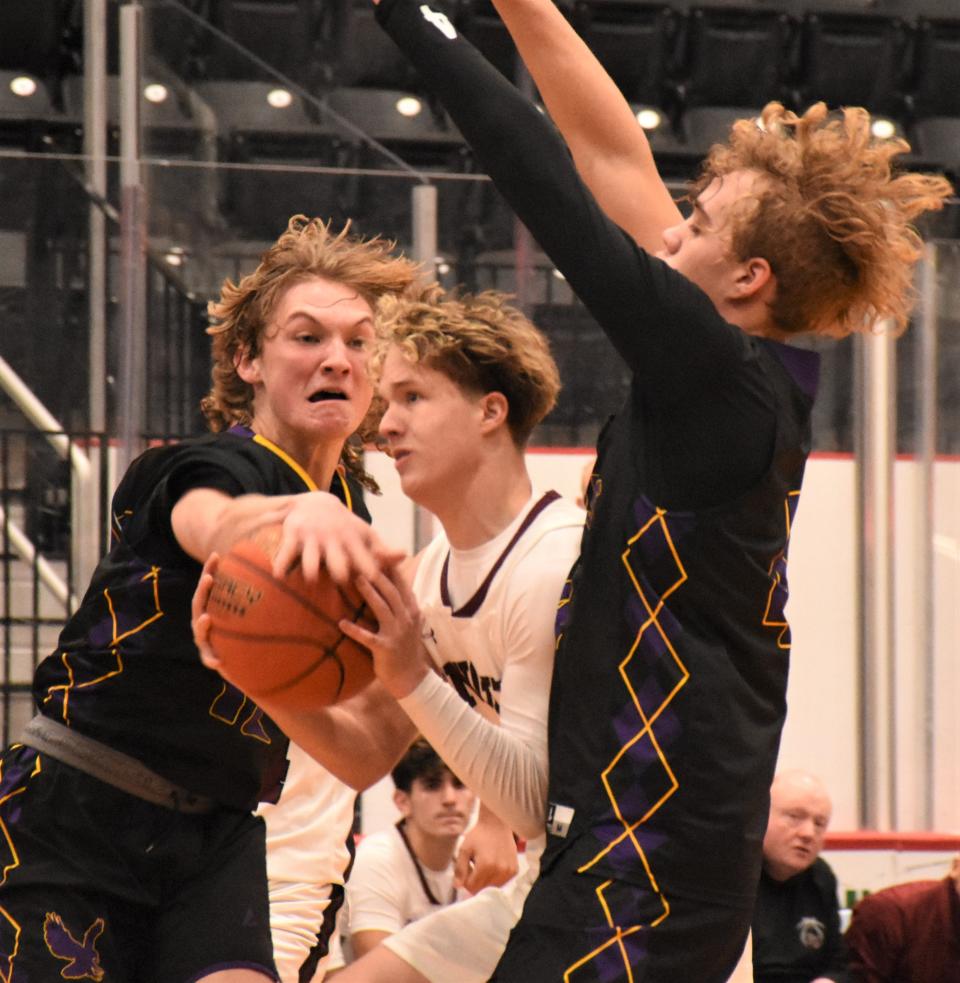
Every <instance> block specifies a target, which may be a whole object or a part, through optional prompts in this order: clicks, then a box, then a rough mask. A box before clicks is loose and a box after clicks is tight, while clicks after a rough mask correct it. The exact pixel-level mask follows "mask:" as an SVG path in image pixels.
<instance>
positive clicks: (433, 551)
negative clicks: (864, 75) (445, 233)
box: [195, 293, 584, 983]
mask: <svg viewBox="0 0 960 983" xmlns="http://www.w3.org/2000/svg"><path fill="white" fill-rule="evenodd" d="M382 314H383V316H382V319H381V320H382V322H383V327H384V329H385V331H386V339H387V340H386V342H385V343H384V345H383V347H382V349H381V352H380V361H381V367H380V368H381V374H380V380H379V392H380V396H381V398H382V399H383V400H384V402H385V405H386V409H385V412H384V415H383V418H382V421H381V424H380V432H381V435H382V437H383V439H384V441H385V445H386V448H387V450H388V452H389V453H390V454H391V456H392V457H393V458H394V461H395V464H396V468H397V471H398V474H399V476H400V482H401V487H402V488H403V491H404V493H405V494H406V495H407V496H408V497H410V498H411V499H413V500H414V501H415V502H417V503H418V504H419V505H421V506H422V507H424V508H425V509H427V510H428V511H430V512H431V513H433V514H434V515H435V516H436V517H437V519H438V520H439V521H440V523H441V525H442V527H443V534H442V535H441V536H440V537H438V538H437V540H435V541H434V542H433V543H432V544H430V546H428V547H427V549H426V550H425V551H424V553H423V554H421V556H420V557H419V561H420V562H419V565H418V567H417V569H416V572H415V574H414V575H413V576H414V589H415V591H416V600H415V599H414V595H413V593H412V592H411V589H410V586H409V585H408V583H407V582H406V581H405V580H404V579H403V577H401V576H400V575H398V574H396V573H395V572H393V571H387V572H384V573H382V574H380V575H379V576H378V577H377V578H375V580H374V581H373V582H368V581H362V580H361V581H360V586H361V590H363V591H364V593H365V595H366V596H367V599H368V601H369V603H370V604H371V607H372V608H373V611H374V614H375V615H376V617H377V620H378V623H379V630H378V633H377V634H376V635H372V634H370V633H369V632H366V631H365V630H364V629H361V628H359V627H357V626H352V625H350V624H349V623H346V622H342V623H341V627H342V628H343V630H344V631H345V632H347V633H349V634H351V635H352V636H353V637H354V638H356V639H357V640H358V641H360V642H361V643H362V644H365V645H367V646H368V647H370V649H371V651H372V652H373V654H374V662H375V667H376V671H377V675H378V677H379V680H380V684H381V685H383V686H384V688H385V689H386V690H387V691H388V692H389V693H390V694H391V695H393V696H394V697H395V698H397V699H398V700H399V702H400V705H401V706H402V707H403V709H404V711H406V713H407V714H408V715H409V717H410V719H411V720H412V721H413V723H414V724H415V725H416V727H417V728H418V729H419V730H420V731H421V733H423V735H424V736H425V737H426V738H427V740H429V741H430V743H431V744H432V745H433V746H434V747H435V748H436V750H437V752H438V753H439V754H440V756H441V757H442V758H443V759H444V761H446V762H447V764H448V765H449V766H450V768H451V770H452V771H454V772H455V773H456V774H457V775H458V777H460V778H461V780H462V781H463V782H464V783H465V784H466V785H467V786H468V787H469V788H471V789H472V790H473V791H474V792H476V793H477V795H478V796H479V797H480V799H481V803H482V806H483V808H482V809H481V813H482V814H483V818H482V822H484V823H486V824H487V825H488V826H490V827H492V826H493V824H494V815H495V816H499V817H500V820H502V821H503V822H504V823H506V825H507V826H508V827H509V828H510V829H511V830H513V831H514V832H515V833H517V834H519V835H520V836H522V837H524V838H526V839H527V840H528V854H529V856H528V858H527V859H528V863H527V865H526V870H525V871H524V872H522V873H521V875H520V876H519V877H517V878H516V879H515V880H514V881H512V882H511V883H510V884H508V885H507V886H505V888H503V889H498V888H487V889H485V890H483V891H481V892H480V893H479V894H477V895H475V896H474V897H473V898H470V899H468V900H467V901H464V902H462V903H460V904H458V905H456V906H453V907H451V908H448V909H444V910H442V911H438V912H435V913H433V914H431V915H429V916H427V917H426V918H423V919H421V920H420V921H418V922H416V923H414V924H412V925H409V926H407V927H406V928H404V929H403V930H402V931H400V932H398V933H396V934H395V935H393V936H391V937H390V938H389V939H388V940H386V941H385V942H384V943H383V944H382V945H380V946H378V947H377V948H376V949H375V950H374V951H372V952H371V953H368V954H367V955H366V956H365V957H363V959H361V960H359V961H358V962H356V963H354V964H352V965H351V966H349V967H347V969H346V970H344V971H343V972H342V973H341V974H339V975H338V976H337V980H338V983H378V981H383V983H405V981H410V983H422V981H424V980H427V981H430V983H450V981H453V980H456V981H457V983H472V981H476V983H481V981H485V980H486V979H487V978H488V977H489V975H490V973H491V972H492V970H493V968H494V966H495V965H496V963H497V962H498V960H499V958H500V954H501V952H502V950H503V948H504V946H505V945H506V941H507V938H508V936H509V934H510V930H511V929H512V927H513V925H514V923H515V922H516V920H517V918H518V917H519V914H520V910H521V908H522V905H523V899H524V897H525V893H526V890H527V889H528V888H529V885H530V883H532V881H533V879H534V878H535V876H536V872H537V858H538V857H539V853H540V851H541V850H542V846H543V831H544V821H545V810H546V789H547V731H546V726H547V707H548V702H549V693H550V680H551V675H552V669H553V654H554V646H555V623H556V620H557V616H558V605H559V603H560V598H561V595H562V593H563V588H564V584H565V582H566V578H567V574H568V572H569V570H570V567H571V566H572V565H573V562H574V560H575V559H576V556H577V554H578V550H579V545H580V537H581V533H582V526H583V520H584V513H583V512H582V511H581V510H580V509H578V508H577V507H576V506H575V505H573V504H572V503H570V502H566V501H564V500H563V499H560V498H559V496H553V495H549V494H548V495H546V496H544V495H543V493H542V492H540V491H535V490H534V489H533V487H532V484H531V481H530V477H529V475H528V473H527V469H526V463H525V457H524V453H525V447H526V443H527V440H528V438H529V436H530V433H531V432H532V430H533V428H534V427H535V426H536V425H537V424H538V423H539V422H540V421H541V420H542V419H543V417H544V416H546V414H547V413H548V412H549V410H550V409H551V408H552V406H553V404H554V402H555V399H556V394H557V391H558V390H559V378H558V374H557V369H556V365H555V364H554V362H553V359H552V358H551V357H550V354H549V350H548V346H547V344H546V340H545V339H544V337H543V336H542V335H541V334H540V333H539V332H538V331H537V330H536V328H534V326H533V325H532V324H530V322H529V321H528V320H527V319H526V318H524V317H523V315H522V314H521V313H520V312H519V311H517V310H515V309H513V308H511V307H509V306H508V305H506V304H505V303H504V301H503V298H502V297H500V296H498V295H494V294H481V295H479V296H476V297H463V298H460V299H447V300H443V301H440V300H439V299H438V296H437V295H436V294H429V293H428V294H425V296H424V297H423V298H422V299H421V300H415V301H410V300H407V301H398V302H397V303H396V304H395V305H393V306H392V307H391V308H390V309H387V310H384V311H383V312H382ZM405 572H406V573H407V574H408V575H409V571H405ZM418 601H419V606H418V603H417V602H418ZM421 608H422V614H421V610H420V609H421ZM201 610H202V601H201V602H200V603H198V605H197V607H196V608H195V613H199V611H201ZM197 640H198V643H199V644H200V646H201V650H202V653H203V657H204V660H205V661H206V662H207V664H208V665H210V666H211V667H213V668H219V666H218V664H217V661H216V658H215V656H213V654H212V653H211V652H210V651H209V649H207V648H206V647H205V646H204V644H203V642H204V637H203V632H202V630H201V631H200V633H199V634H198V638H197ZM431 667H432V668H433V669H435V670H437V671H431ZM441 672H442V673H443V674H444V675H446V676H447V681H445V680H444V679H443V678H441V675H440V673H441ZM260 702H261V704H262V706H263V709H264V710H265V711H266V712H267V713H269V714H270V715H271V716H272V717H273V718H274V719H276V720H277V722H278V723H279V724H280V726H281V727H282V728H283V729H284V730H285V731H287V732H288V733H289V735H290V736H291V738H293V739H294V740H296V741H297V742H298V743H299V744H301V746H303V747H304V748H305V749H306V750H307V751H308V752H309V753H311V754H313V755H314V756H316V757H318V758H320V759H321V760H322V758H323V756H324V751H325V748H324V742H325V740H328V739H329V735H330V730H329V729H327V728H325V727H321V726H318V725H317V719H316V718H317V717H319V716H321V715H320V714H314V712H312V711H306V712H294V711H291V710H290V709H289V708H286V707H283V706H282V705H280V704H275V703H273V702H272V701H266V700H261V701H260ZM340 709H341V711H342V712H344V713H345V712H346V711H345V708H342V707H341V708H340ZM477 711H479V712H477ZM354 723H356V725H357V726H362V727H364V728H365V729H367V730H370V729H371V728H375V727H376V725H377V722H376V720H374V719H367V720H359V719H357V720H356V721H354ZM393 750H396V749H393ZM399 753H400V751H396V754H397V756H398V757H399Z"/></svg>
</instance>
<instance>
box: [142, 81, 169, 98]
mask: <svg viewBox="0 0 960 983" xmlns="http://www.w3.org/2000/svg"><path fill="white" fill-rule="evenodd" d="M169 94H170V93H169V92H167V87H166V86H165V85H161V84H160V83H159V82H151V83H150V84H149V85H145V86H144V87H143V98H144V99H146V100H147V102H152V103H161V102H166V99H167V96H168V95H169Z"/></svg>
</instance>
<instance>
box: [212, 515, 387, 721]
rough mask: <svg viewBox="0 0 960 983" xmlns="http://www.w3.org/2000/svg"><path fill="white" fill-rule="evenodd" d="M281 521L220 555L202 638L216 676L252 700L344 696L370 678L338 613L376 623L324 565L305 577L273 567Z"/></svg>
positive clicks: (291, 704)
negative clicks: (313, 579)
mask: <svg viewBox="0 0 960 983" xmlns="http://www.w3.org/2000/svg"><path fill="white" fill-rule="evenodd" d="M279 540H280V526H268V527H266V528H265V529H263V530H261V531H260V532H259V533H258V534H257V535H256V537H254V538H253V539H250V540H244V541H242V542H239V543H237V544H236V545H235V546H234V547H233V548H232V549H231V550H230V551H229V552H228V553H226V554H225V555H224V556H223V557H221V558H220V562H219V564H218V566H217V569H216V573H215V575H214V582H213V587H212V589H211V591H210V597H209V600H208V602H207V607H206V612H207V614H208V615H209V616H210V631H209V636H208V640H209V643H210V647H211V648H212V649H213V652H214V654H215V655H216V657H217V658H218V659H219V661H220V665H221V669H222V672H223V675H224V676H225V677H226V678H227V679H229V680H230V681H231V682H232V683H233V684H234V685H236V686H237V687H238V688H239V689H240V690H242V691H243V692H244V693H246V694H247V695H248V696H250V697H252V698H253V699H254V700H257V699H261V698H269V699H270V700H272V701H274V702H275V703H276V702H278V701H280V702H282V703H283V705H284V706H285V707H287V708H289V709H291V710H307V709H311V708H316V707H323V706H329V705H331V704H333V703H338V702H340V701H341V700H345V699H348V698H349V697H351V696H353V695H354V694H355V693H357V692H359V691H360V690H361V689H363V688H364V687H365V686H366V685H367V684H368V683H369V682H370V681H371V680H372V679H373V661H372V659H371V656H370V653H369V651H368V650H367V649H366V648H364V647H363V646H362V645H360V644H358V643H357V642H356V641H354V640H353V639H351V638H348V637H347V636H346V635H345V634H344V633H343V632H342V631H341V630H340V628H339V622H340V620H341V619H346V620H348V621H352V622H356V623H358V624H361V625H363V626H364V627H367V628H370V629H372V630H374V631H375V630H376V622H375V621H374V620H373V619H372V618H371V617H370V614H369V609H368V607H367V605H366V603H365V602H364V600H363V598H362V597H361V596H360V594H359V593H358V592H357V591H356V590H355V589H354V588H353V587H352V586H349V585H347V586H343V585H339V584H337V583H335V582H334V581H333V579H332V578H331V577H330V575H329V574H328V573H327V571H326V569H325V568H324V567H321V569H320V576H319V578H318V579H317V581H316V582H315V583H310V584H308V583H307V582H306V580H305V579H304V577H303V574H302V572H301V570H300V567H299V566H296V567H294V569H293V570H291V571H290V572H288V573H287V574H286V575H285V576H283V577H276V576H274V574H273V570H272V567H273V559H274V554H275V552H276V548H277V545H278V543H279Z"/></svg>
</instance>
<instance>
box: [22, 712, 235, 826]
mask: <svg viewBox="0 0 960 983" xmlns="http://www.w3.org/2000/svg"><path fill="white" fill-rule="evenodd" d="M21 741H22V742H23V743H24V744H27V745H29V746H30V747H32V748H36V749H37V750H38V751H41V752H43V753H44V754H48V755H49V756H50V757H51V758H56V759H57V761H62V762H63V763H64V764H65V765H70V767H72V768H77V769H78V770H79V771H82V772H84V773H86V774H87V775H90V776H92V777H93V778H96V779H98V780H99V781H101V782H106V783H107V784H108V785H112V786H113V787H114V788H118V789H120V790H121V791H123V792H127V793H129V794H130V795H135V796H136V797H137V798H138V799H143V800H145V801H146V802H152V803H153V804H154V805H159V806H164V807H165V808H167V809H173V810H174V811H175V812H212V811H213V810H214V809H216V808H217V807H218V804H217V802H216V801H215V800H214V799H211V798H208V797H207V796H205V795H195V794H194V793H193V792H188V791H187V790H186V789H185V788H181V787H180V786H179V785H175V784H174V783H173V782H170V781H168V780H167V779H166V778H163V777H162V776H161V775H158V774H157V773H156V772H154V771H151V770H150V769H149V768H148V767H147V766H146V765H144V764H141V762H139V761H137V759H136V758H131V757H130V755H128V754H124V753H123V752H122V751H118V750H117V749H116V748H112V747H110V746H109V745H107V744H102V743H101V742H100V741H97V740H94V738H92V737H87V735H86V734H80V733H78V732H77V731H75V730H73V729H72V728H70V727H66V726H64V725H63V724H60V723H57V721H56V720H51V719H50V718H49V717H44V716H37V717H34V718H33V719H32V720H31V721H30V722H29V723H28V724H27V726H26V727H25V728H24V731H23V736H22V737H21Z"/></svg>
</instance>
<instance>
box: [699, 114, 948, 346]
mask: <svg viewBox="0 0 960 983" xmlns="http://www.w3.org/2000/svg"><path fill="white" fill-rule="evenodd" d="M909 149H910V147H909V144H907V143H906V141H904V140H888V141H879V140H875V139H874V138H873V137H872V136H871V133H870V115H869V113H867V111H866V110H864V109H859V108H848V109H844V110H843V111H842V112H841V113H839V114H836V113H829V112H828V110H827V107H826V106H825V105H824V104H823V103H817V104H816V105H814V106H811V107H810V109H808V110H807V111H806V112H805V113H804V114H803V115H802V116H797V115H796V114H795V113H792V112H790V111H788V110H786V109H784V107H783V106H782V105H780V103H777V102H772V103H768V104H767V105H766V106H765V107H764V109H763V111H762V113H761V115H760V120H759V122H758V121H755V120H740V121H738V122H737V123H735V124H734V126H733V129H732V131H731V136H730V139H729V141H728V143H726V144H718V145H716V146H714V147H713V148H711V151H710V153H709V155H708V157H707V159H706V161H705V163H704V168H703V173H702V175H701V177H700V179H699V180H698V181H697V182H696V184H695V185H694V187H693V190H692V193H693V195H694V196H695V195H697V194H699V193H700V192H702V191H703V190H704V189H705V188H706V187H707V185H708V184H709V183H710V182H711V181H712V180H714V179H715V178H720V179H722V178H723V177H724V176H725V175H727V174H730V173H731V172H732V171H738V170H752V171H756V172H759V174H760V175H761V180H760V182H759V185H758V186H757V187H756V190H755V192H754V194H753V195H751V196H749V197H748V198H747V199H746V200H745V201H744V202H742V203H741V205H740V207H738V208H737V209H735V210H734V213H733V218H732V234H731V245H732V249H733V252H734V254H735V255H736V256H737V257H738V258H741V259H745V258H748V257H750V256H762V257H764V258H765V259H767V260H768V261H769V263H770V266H771V269H772V270H773V273H774V274H775V276H776V277H777V295H776V299H775V301H774V302H773V305H772V312H771V313H772V316H773V320H774V322H775V323H776V325H777V327H778V328H780V329H781V330H782V331H785V332H788V333H800V332H810V331H812V332H817V333H821V334H832V335H837V336H842V335H846V334H849V333H850V332H853V331H869V330H871V329H872V327H873V325H874V323H875V321H876V320H877V319H878V318H891V319H892V320H893V322H894V324H895V327H896V330H897V331H902V330H903V329H904V328H905V327H906V324H907V319H908V316H909V313H910V309H911V307H912V306H913V299H914V298H913V290H912V268H913V265H914V263H916V261H917V259H918V258H919V257H920V254H921V252H922V248H923V246H922V241H921V239H920V236H919V235H918V233H917V231H916V230H915V229H914V228H913V226H912V224H911V223H912V221H913V220H914V219H915V218H917V216H919V215H921V214H922V213H923V212H925V211H928V210H930V209H939V208H941V207H943V203H944V199H945V198H946V197H947V196H949V195H950V194H951V192H952V190H953V189H952V187H951V186H950V183H949V182H948V181H947V180H946V179H945V178H943V177H940V176H935V175H928V174H919V173H915V172H914V173H899V174H898V173H896V172H895V170H894V158H896V157H897V156H899V155H900V154H903V153H906V152H908V151H909Z"/></svg>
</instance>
